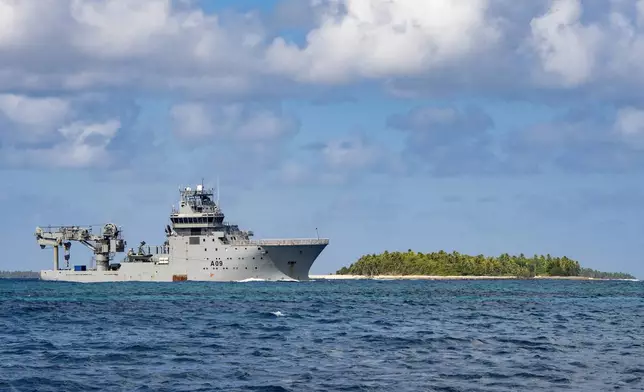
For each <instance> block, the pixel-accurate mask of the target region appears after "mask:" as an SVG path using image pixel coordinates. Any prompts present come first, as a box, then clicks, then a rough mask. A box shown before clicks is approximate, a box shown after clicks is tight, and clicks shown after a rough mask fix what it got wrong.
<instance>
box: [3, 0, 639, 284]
mask: <svg viewBox="0 0 644 392" xmlns="http://www.w3.org/2000/svg"><path fill="white" fill-rule="evenodd" d="M643 43H644V0H640V1H636V0H632V1H627V0H611V1H604V2H596V1H581V0H553V1H550V0H541V1H533V2H530V5H529V6H526V5H525V3H521V4H517V3H516V2H513V1H510V0H462V1H455V0H431V1H430V0H428V1H425V2H420V1H417V0H395V1H393V0H388V1H385V0H319V1H304V0H301V1H300V0H298V1H295V0H275V1H265V0H262V1H260V0H244V1H223V0H219V1H205V0H202V1H185V0H183V1H179V0H175V1H160V0H159V1H157V0H139V1H132V2H123V1H105V2H94V1H90V0H80V1H74V2H72V1H67V0H59V1H51V2H47V3H42V4H41V3H38V6H36V5H35V4H34V3H32V2H14V1H3V0H0V165H1V166H0V179H1V180H2V183H3V184H4V186H3V187H2V188H0V200H1V201H2V202H3V205H4V206H5V207H6V208H5V210H6V211H5V213H4V215H3V216H4V222H3V225H2V226H0V231H1V233H0V234H1V237H0V238H2V239H3V240H2V244H3V245H4V249H5V257H4V258H3V259H1V260H0V269H20V270H39V269H41V268H49V267H50V258H51V254H50V251H41V250H40V249H39V247H38V246H37V245H36V243H35V241H34V237H33V235H32V234H33V231H34V229H35V227H36V226H37V225H47V224H78V225H89V224H102V223H104V222H108V221H113V222H115V223H117V224H118V225H120V226H123V229H124V232H125V234H126V236H127V239H128V242H129V244H130V245H131V246H135V245H136V244H138V241H140V240H145V241H146V242H148V243H160V242H162V241H163V239H164V232H163V228H164V225H165V224H166V223H167V219H168V214H169V211H170V208H171V206H172V205H173V204H175V203H176V201H177V197H178V188H179V186H181V185H184V186H185V185H190V184H192V185H194V184H196V183H197V182H200V181H201V178H202V177H203V178H205V180H206V182H208V183H210V184H211V185H214V184H215V181H216V179H217V177H219V178H220V184H221V201H222V207H223V208H224V211H225V213H226V214H227V218H228V219H229V220H231V221H234V222H236V223H238V224H239V225H240V226H242V227H244V228H247V229H251V230H254V232H255V234H256V237H258V238H275V237H283V236H294V237H307V236H315V228H316V227H317V228H318V229H319V232H320V235H321V236H325V237H329V238H330V240H331V242H330V245H329V247H328V248H327V249H326V250H325V251H324V252H323V254H322V255H321V256H320V258H319V259H318V261H317V262H316V263H315V265H314V267H313V269H312V273H327V272H333V271H335V270H337V269H339V268H340V267H342V266H344V265H348V264H350V263H352V262H353V261H355V260H356V259H357V258H358V257H360V256H361V255H363V254H366V253H377V252H381V251H383V250H407V249H409V248H411V249H414V250H418V251H423V252H430V251H438V250H441V249H443V250H446V251H452V250H457V251H459V252H462V253H470V254H479V253H482V254H486V255H498V254H500V253H503V252H509V253H515V254H518V253H521V252H523V253H525V254H534V253H539V254H546V253H550V254H552V255H559V256H563V255H566V256H568V257H572V258H574V259H577V260H579V261H580V262H581V263H582V265H584V266H587V267H592V268H596V269H601V270H607V271H625V272H630V273H633V274H635V275H636V276H638V277H639V278H644V264H643V263H642V260H641V255H642V254H643V253H644V252H642V251H643V249H642V241H641V240H640V238H641V233H642V232H644V223H643V222H644V219H642V218H644V203H642V200H644V198H643V196H644V187H643V186H642V182H641V179H642V173H643V169H644V158H643V155H642V153H643V152H644V96H643V94H642V91H644V89H642V87H644V73H642V71H641V66H640V64H641V63H642V62H644V45H643ZM74 257H76V259H75V262H80V261H84V260H86V259H87V258H89V257H90V255H89V253H88V252H86V251H85V250H81V249H80V246H76V247H75V248H73V249H72V258H74Z"/></svg>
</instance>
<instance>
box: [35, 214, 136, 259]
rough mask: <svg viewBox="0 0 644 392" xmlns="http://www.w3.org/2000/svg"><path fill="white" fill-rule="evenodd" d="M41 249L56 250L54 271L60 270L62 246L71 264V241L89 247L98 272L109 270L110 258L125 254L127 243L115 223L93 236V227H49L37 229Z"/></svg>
mask: <svg viewBox="0 0 644 392" xmlns="http://www.w3.org/2000/svg"><path fill="white" fill-rule="evenodd" d="M34 235H35V236H36V240H37V241H38V245H40V248H41V249H45V247H47V246H51V247H53V248H54V271H57V270H59V266H58V251H59V248H60V246H63V248H64V250H65V260H66V261H67V262H69V249H70V248H71V246H72V244H71V241H77V242H80V243H81V244H83V245H85V246H86V247H88V248H89V249H90V250H92V252H94V256H95V258H96V270H97V271H107V270H108V269H109V262H110V256H111V255H112V254H113V253H115V252H123V251H124V250H125V246H126V242H125V241H124V240H123V239H122V238H121V230H120V229H119V228H118V227H116V225H115V224H113V223H107V224H106V225H104V226H103V228H102V230H101V231H100V233H99V234H93V233H92V228H91V227H79V226H48V227H45V228H42V227H36V232H35V233H34Z"/></svg>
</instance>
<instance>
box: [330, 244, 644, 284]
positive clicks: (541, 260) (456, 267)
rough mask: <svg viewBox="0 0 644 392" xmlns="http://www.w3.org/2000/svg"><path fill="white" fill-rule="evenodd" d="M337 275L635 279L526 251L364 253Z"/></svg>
mask: <svg viewBox="0 0 644 392" xmlns="http://www.w3.org/2000/svg"><path fill="white" fill-rule="evenodd" d="M336 274H337V275H366V276H376V275H399V276H404V275H425V276H516V277H523V278H530V277H535V276H553V277H554V276H579V277H592V278H611V279H634V277H633V276H632V275H630V274H625V273H605V272H599V271H595V270H592V269H588V268H582V267H581V266H580V265H579V262H578V261H576V260H573V259H570V258H568V257H565V256H564V257H552V256H550V255H546V256H543V255H541V256H539V255H534V256H532V257H526V256H525V255H523V254H520V255H519V256H511V255H509V254H507V253H504V254H502V255H501V256H499V257H487V256H484V255H478V256H470V255H465V254H460V253H458V252H452V253H447V252H445V251H442V250H441V251H439V252H434V253H420V252H413V251H412V250H411V249H410V250H409V251H407V252H387V251H385V252H384V253H382V254H379V255H376V254H371V255H365V256H362V257H361V258H360V259H358V261H356V262H355V263H353V264H351V265H350V266H349V267H343V268H341V269H340V270H338V271H337V272H336Z"/></svg>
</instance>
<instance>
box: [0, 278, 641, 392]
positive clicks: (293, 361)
mask: <svg viewBox="0 0 644 392" xmlns="http://www.w3.org/2000/svg"><path fill="white" fill-rule="evenodd" d="M559 390H562V391H585V392H586V391H615V390H618V391H635V390H640V391H641V390H644V284H643V283H641V282H622V281H619V282H606V281H537V280H527V281H314V282H298V283H286V282H285V283H266V282H247V283H194V282H177V283H109V284H107V283H104V284H70V283H55V282H42V281H37V280H0V391H38V392H44V391H396V392H402V391H559Z"/></svg>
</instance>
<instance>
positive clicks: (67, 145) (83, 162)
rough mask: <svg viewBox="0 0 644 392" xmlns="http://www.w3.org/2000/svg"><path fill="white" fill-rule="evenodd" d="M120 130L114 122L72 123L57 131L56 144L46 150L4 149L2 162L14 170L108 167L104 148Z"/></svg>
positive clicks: (107, 153) (110, 162)
mask: <svg viewBox="0 0 644 392" xmlns="http://www.w3.org/2000/svg"><path fill="white" fill-rule="evenodd" d="M120 127H121V124H120V122H119V121H118V120H110V121H107V122H104V123H84V122H73V123H71V124H69V125H66V126H64V127H62V128H60V129H58V130H57V133H58V134H59V135H60V136H61V138H60V140H59V141H58V142H57V143H54V144H52V145H50V146H48V147H42V148H39V147H26V148H21V149H16V148H15V147H9V148H4V149H3V150H2V156H3V161H4V164H7V165H10V166H14V167H42V168H50V169H56V168H67V169H78V168H88V167H108V166H110V165H111V164H112V161H111V156H110V154H109V152H108V150H107V148H108V146H109V144H110V142H111V141H112V139H113V138H114V137H115V136H116V133H117V132H118V130H119V128H120Z"/></svg>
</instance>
